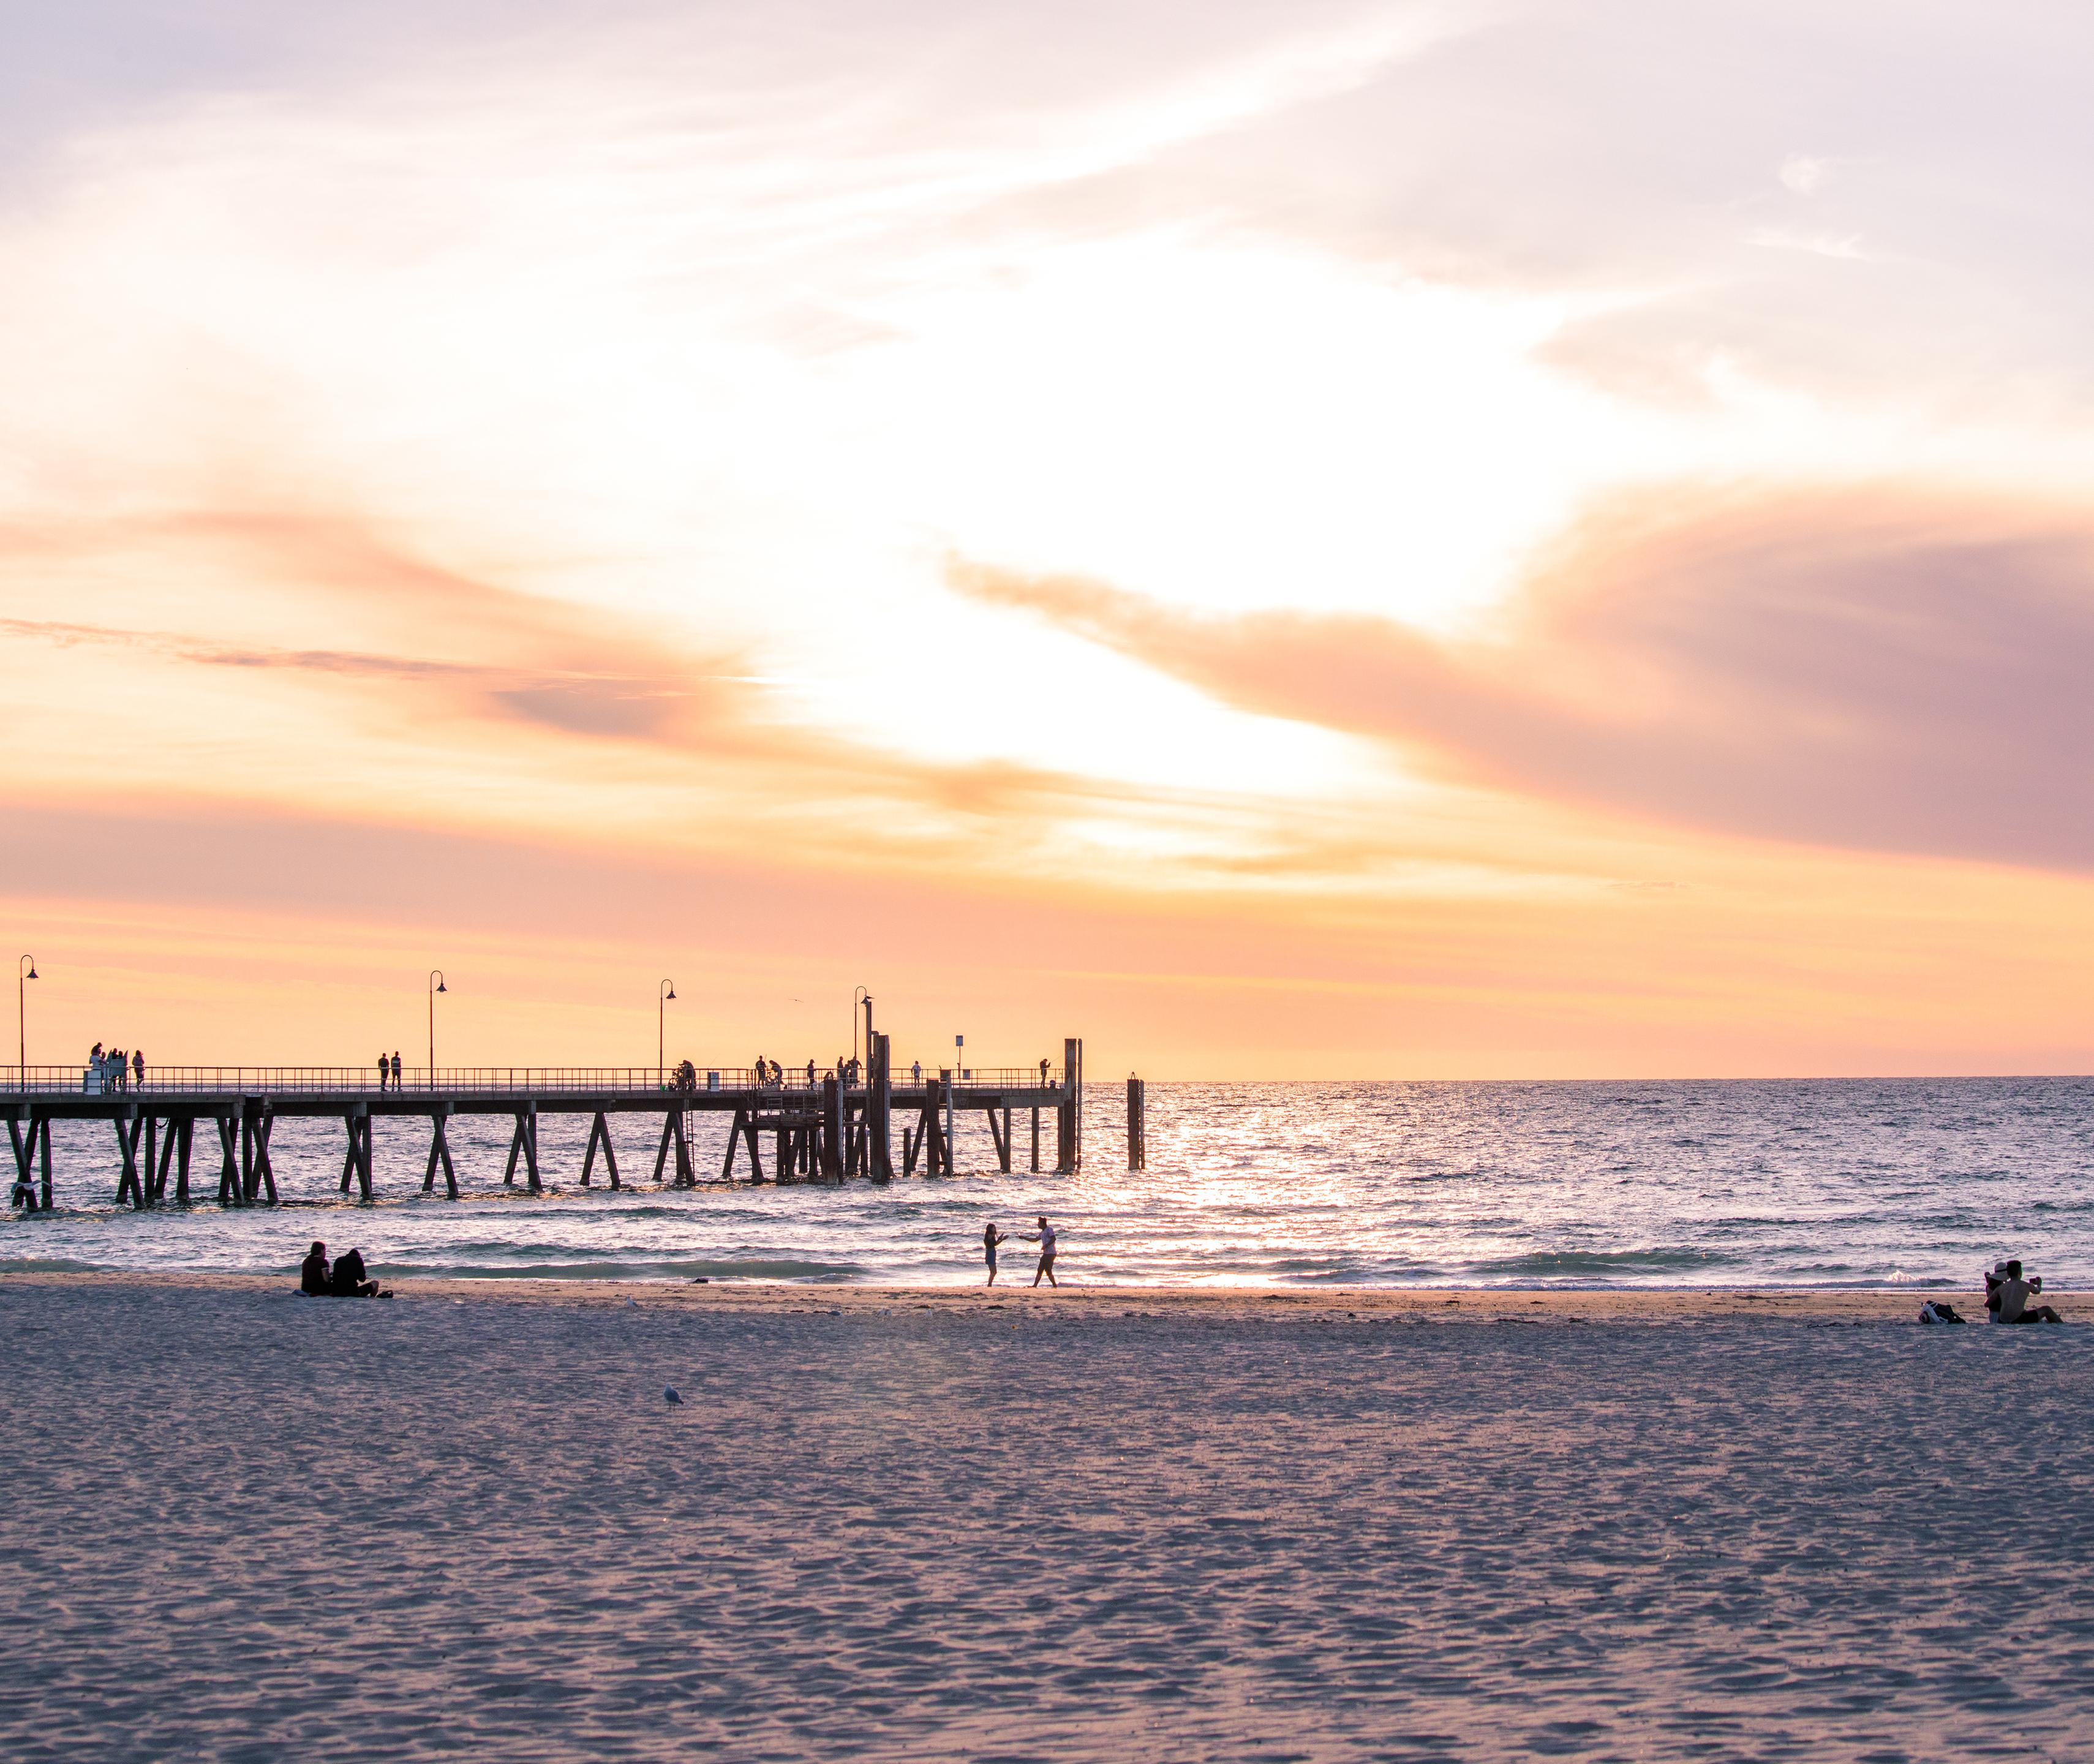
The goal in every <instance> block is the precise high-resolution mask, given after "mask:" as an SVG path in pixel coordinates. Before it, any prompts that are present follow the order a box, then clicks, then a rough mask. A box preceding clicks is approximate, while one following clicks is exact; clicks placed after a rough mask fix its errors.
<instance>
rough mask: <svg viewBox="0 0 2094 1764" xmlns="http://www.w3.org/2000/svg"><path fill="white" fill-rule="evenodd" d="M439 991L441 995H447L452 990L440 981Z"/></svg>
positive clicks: (438, 984) (438, 982) (438, 983)
mask: <svg viewBox="0 0 2094 1764" xmlns="http://www.w3.org/2000/svg"><path fill="white" fill-rule="evenodd" d="M437 991H438V992H440V993H447V992H449V991H450V987H448V986H446V985H445V984H444V983H443V982H442V981H441V980H438V981H437Z"/></svg>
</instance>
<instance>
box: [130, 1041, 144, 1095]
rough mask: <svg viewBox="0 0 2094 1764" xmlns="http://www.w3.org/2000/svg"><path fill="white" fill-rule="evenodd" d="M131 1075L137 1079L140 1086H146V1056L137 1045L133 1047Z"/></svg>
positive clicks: (141, 1087) (142, 1087)
mask: <svg viewBox="0 0 2094 1764" xmlns="http://www.w3.org/2000/svg"><path fill="white" fill-rule="evenodd" d="M131 1075H132V1076H133V1078H134V1079H136V1080H137V1083H138V1088H140V1089H141V1090H143V1089H144V1088H146V1056H145V1055H144V1054H141V1053H140V1052H139V1051H138V1050H137V1049H136V1048H135V1047H134V1048H133V1049H131Z"/></svg>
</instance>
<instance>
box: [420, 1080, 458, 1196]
mask: <svg viewBox="0 0 2094 1764" xmlns="http://www.w3.org/2000/svg"><path fill="white" fill-rule="evenodd" d="M450 1114H451V1106H450V1104H449V1103H448V1102H437V1103H432V1104H431V1105H430V1107H429V1167H428V1169H427V1170H424V1171H423V1172H422V1193H424V1194H427V1193H428V1192H429V1191H430V1190H431V1189H432V1188H435V1187H436V1185H437V1163H438V1162H439V1161H441V1162H442V1164H443V1167H444V1193H445V1195H446V1196H447V1197H449V1198H450V1199H451V1200H454V1201H455V1200H456V1199H457V1198H458V1171H455V1170H454V1169H453V1168H452V1167H451V1142H450V1135H449V1134H448V1133H447V1132H445V1123H446V1122H448V1121H449V1120H450Z"/></svg>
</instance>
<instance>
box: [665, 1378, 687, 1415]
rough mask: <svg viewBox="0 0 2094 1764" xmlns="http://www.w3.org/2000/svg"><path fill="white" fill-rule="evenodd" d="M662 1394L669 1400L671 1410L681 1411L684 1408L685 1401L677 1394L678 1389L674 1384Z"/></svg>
mask: <svg viewBox="0 0 2094 1764" xmlns="http://www.w3.org/2000/svg"><path fill="white" fill-rule="evenodd" d="M662 1394H663V1396H664V1397H667V1399H668V1403H669V1406H670V1407H671V1409H680V1408H682V1407H683V1406H684V1399H683V1398H682V1397H680V1396H678V1395H677V1394H676V1386H675V1385H674V1384H671V1386H670V1387H669V1388H667V1390H665V1391H663V1393H662Z"/></svg>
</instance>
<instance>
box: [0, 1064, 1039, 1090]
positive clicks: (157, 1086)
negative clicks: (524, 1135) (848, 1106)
mask: <svg viewBox="0 0 2094 1764" xmlns="http://www.w3.org/2000/svg"><path fill="white" fill-rule="evenodd" d="M693 1067H694V1070H695V1071H696V1073H697V1078H696V1081H695V1088H697V1089H699V1090H702V1091H711V1090H757V1089H761V1088H771V1089H774V1090H798V1091H806V1090H809V1089H810V1088H819V1086H820V1085H821V1084H822V1082H823V1080H825V1079H828V1078H833V1077H834V1076H836V1068H835V1067H821V1066H817V1067H815V1069H814V1076H813V1079H812V1080H811V1082H810V1080H809V1077H808V1070H807V1067H806V1066H805V1065H804V1064H802V1065H801V1066H798V1067H790V1066H789V1067H786V1068H785V1071H784V1077H783V1078H782V1079H772V1080H768V1082H767V1081H766V1080H764V1079H762V1077H760V1076H759V1075H758V1073H757V1071H756V1069H755V1068H754V1067H749V1066H700V1065H697V1064H696V1062H693ZM917 1071H918V1067H917V1066H916V1064H915V1062H910V1064H909V1065H906V1066H897V1067H895V1068H894V1069H893V1074H892V1082H893V1084H894V1086H895V1087H896V1088H902V1087H906V1086H910V1085H913V1084H916V1083H918V1082H919V1081H920V1080H918V1078H917V1077H916V1075H915V1074H916V1072H917ZM921 1071H922V1073H923V1077H925V1078H936V1077H939V1076H941V1075H945V1074H946V1073H949V1072H951V1071H952V1068H950V1067H936V1066H929V1065H925V1066H923V1067H922V1068H921ZM954 1076H956V1077H957V1079H958V1082H959V1083H961V1084H967V1085H970V1086H972V1087H975V1088H990V1089H994V1088H1010V1089H1017V1088H1041V1086H1042V1080H1041V1079H1040V1069H1039V1067H1036V1066H997V1067H988V1066H975V1067H964V1068H962V1069H961V1070H960V1071H958V1073H955V1074H954ZM1054 1077H1055V1079H1056V1080H1057V1081H1058V1078H1059V1075H1058V1074H1055V1075H1054ZM863 1083H864V1075H863V1071H862V1069H861V1071H860V1072H859V1075H858V1080H857V1084H856V1085H854V1087H853V1088H859V1087H862V1084H863ZM679 1088H686V1087H683V1086H680V1085H679V1084H678V1083H677V1068H676V1067H674V1066H671V1067H666V1068H664V1069H662V1070H659V1071H658V1070H657V1069H656V1068H655V1067H652V1066H440V1067H437V1068H436V1070H435V1071H430V1069H429V1068H428V1067H415V1066H409V1067H402V1071H401V1074H400V1080H399V1082H398V1085H397V1086H396V1085H395V1084H394V1083H393V1079H392V1077H391V1076H390V1075H387V1076H386V1077H385V1078H384V1080H380V1077H379V1075H378V1065H377V1062H376V1061H375V1060H374V1061H373V1062H371V1064H370V1065H368V1066H148V1067H146V1073H145V1076H144V1078H143V1079H142V1080H141V1079H138V1078H137V1077H136V1076H134V1075H130V1074H128V1073H127V1074H126V1075H124V1077H123V1078H122V1079H121V1080H119V1079H117V1078H116V1077H115V1075H114V1074H113V1070H112V1073H111V1075H108V1076H102V1075H98V1074H97V1073H95V1072H94V1071H93V1070H92V1069H90V1068H87V1067H79V1066H28V1067H0V1096H7V1095H10V1094H11V1095H15V1096H24V1095H27V1096H66V1097H76V1096H80V1095H88V1096H136V1097H140V1098H141V1099H143V1098H146V1097H155V1096H160V1097H166V1096H235V1095H237V1096H249V1097H254V1096H272V1095H275V1096H322V1095H324V1096H341V1095H345V1094H356V1095H361V1094H365V1093H368V1094H369V1095H371V1096H374V1097H375V1096H377V1095H379V1094H380V1093H384V1094H385V1095H388V1096H389V1095H391V1094H393V1092H394V1091H395V1090H396V1089H397V1090H398V1093H400V1094H401V1095H402V1096H411V1095H414V1094H415V1093H419V1094H421V1095H424V1096H435V1097H442V1096H462V1095H463V1096H489V1095H515V1096H541V1097H542V1096H552V1095H558V1094H562V1093H572V1094H588V1095H598V1096H602V1095H633V1096H644V1095H651V1094H654V1093H661V1092H671V1091H675V1090H677V1089H679Z"/></svg>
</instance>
